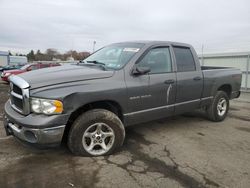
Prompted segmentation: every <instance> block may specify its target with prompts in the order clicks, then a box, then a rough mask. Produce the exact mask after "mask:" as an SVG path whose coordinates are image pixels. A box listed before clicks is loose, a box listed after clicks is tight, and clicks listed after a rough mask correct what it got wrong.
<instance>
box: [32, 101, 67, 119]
mask: <svg viewBox="0 0 250 188" xmlns="http://www.w3.org/2000/svg"><path fill="white" fill-rule="evenodd" d="M30 107H31V111H32V112H35V113H38V114H47V115H51V114H61V113H62V111H63V104H62V102H61V101H59V100H50V99H39V98H31V99H30Z"/></svg>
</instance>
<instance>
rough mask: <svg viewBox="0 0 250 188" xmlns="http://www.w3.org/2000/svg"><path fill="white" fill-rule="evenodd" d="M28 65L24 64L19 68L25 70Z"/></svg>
mask: <svg viewBox="0 0 250 188" xmlns="http://www.w3.org/2000/svg"><path fill="white" fill-rule="evenodd" d="M29 66H30V65H24V66H22V67H21V68H20V69H21V70H25V69H27V68H28V67H29Z"/></svg>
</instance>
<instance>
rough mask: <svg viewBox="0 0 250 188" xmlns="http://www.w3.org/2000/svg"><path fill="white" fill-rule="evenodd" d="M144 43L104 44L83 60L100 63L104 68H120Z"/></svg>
mask: <svg viewBox="0 0 250 188" xmlns="http://www.w3.org/2000/svg"><path fill="white" fill-rule="evenodd" d="M143 45H144V44H141V43H124V44H114V45H110V46H106V47H104V48H102V49H100V50H98V51H97V52H95V53H94V54H92V55H91V56H89V57H88V58H86V59H85V60H84V62H87V63H91V62H92V63H93V62H95V63H101V64H103V65H104V66H105V67H106V68H110V69H120V68H122V67H123V66H124V65H125V64H127V63H128V62H129V60H130V59H131V58H132V57H133V56H134V55H135V54H136V53H137V52H138V51H139V50H140V49H141V47H142V46H143Z"/></svg>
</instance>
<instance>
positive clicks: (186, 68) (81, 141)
mask: <svg viewBox="0 0 250 188" xmlns="http://www.w3.org/2000/svg"><path fill="white" fill-rule="evenodd" d="M240 86H241V72H240V70H238V69H235V68H221V67H202V66H200V63H199V60H198V57H197V55H196V53H195V51H194V49H193V47H192V46H190V45H188V44H183V43H175V42H159V41H139V42H123V43H116V44H112V45H109V46H106V47H103V48H101V49H100V50H98V51H96V52H95V53H93V54H92V55H91V56H89V57H88V58H87V59H85V60H83V61H81V62H79V63H78V64H75V65H65V66H60V67H53V68H47V69H42V70H36V71H32V72H28V73H24V74H20V75H18V76H12V77H10V100H8V101H7V103H6V104H5V118H4V119H5V120H4V126H5V129H6V132H7V134H8V135H13V136H15V137H16V138H18V139H19V140H21V141H24V142H26V143H30V144H33V145H38V146H40V145H42V146H54V145H58V144H60V143H61V142H62V141H63V140H65V141H66V142H67V145H68V147H69V149H70V151H71V152H72V153H74V154H76V155H84V156H98V155H108V154H111V153H112V152H114V150H115V149H117V148H118V147H120V146H121V145H122V144H123V141H124V138H125V127H126V126H130V125H134V124H139V123H143V122H148V121H152V120H156V119H160V118H165V117H167V116H174V115H178V114H182V113H185V112H189V111H192V110H195V109H204V110H205V111H206V113H207V116H208V118H209V119H210V120H212V121H222V120H224V118H225V117H226V115H227V112H228V109H229V100H230V99H233V98H237V97H239V95H240Z"/></svg>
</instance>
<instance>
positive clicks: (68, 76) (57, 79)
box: [18, 65, 114, 89]
mask: <svg viewBox="0 0 250 188" xmlns="http://www.w3.org/2000/svg"><path fill="white" fill-rule="evenodd" d="M113 73H114V71H104V70H100V69H98V68H93V67H86V66H79V65H64V66H58V67H51V68H44V69H39V70H35V71H30V72H26V73H23V74H20V75H18V76H19V77H21V78H23V79H24V80H26V81H27V82H28V83H29V84H30V86H31V88H32V89H35V88H40V87H45V86H51V85H56V84H63V83H69V82H77V81H84V80H91V79H100V78H108V77H111V76H112V75H113Z"/></svg>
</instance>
